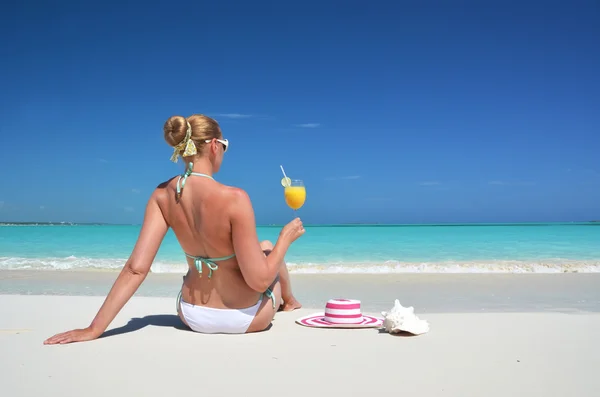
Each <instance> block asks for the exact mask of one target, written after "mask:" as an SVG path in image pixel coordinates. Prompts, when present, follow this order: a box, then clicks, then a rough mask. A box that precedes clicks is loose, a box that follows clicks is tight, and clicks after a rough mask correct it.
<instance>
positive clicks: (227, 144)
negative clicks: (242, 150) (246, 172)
mask: <svg viewBox="0 0 600 397" xmlns="http://www.w3.org/2000/svg"><path fill="white" fill-rule="evenodd" d="M216 141H217V142H219V143H220V144H221V145H223V153H225V152H226V151H227V147H228V146H229V141H228V140H227V139H216ZM204 142H205V143H211V142H212V139H207V140H205V141H204Z"/></svg>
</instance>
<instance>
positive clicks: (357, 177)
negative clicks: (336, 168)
mask: <svg viewBox="0 0 600 397" xmlns="http://www.w3.org/2000/svg"><path fill="white" fill-rule="evenodd" d="M353 179H360V175H348V176H337V177H329V178H325V180H326V181H342V180H346V181H347V180H353Z"/></svg>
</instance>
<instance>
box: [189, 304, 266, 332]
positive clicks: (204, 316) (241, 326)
mask: <svg viewBox="0 0 600 397" xmlns="http://www.w3.org/2000/svg"><path fill="white" fill-rule="evenodd" d="M180 302H181V314H182V316H183V318H184V319H185V321H186V322H187V324H188V325H189V327H190V328H191V329H192V331H196V332H201V333H204V334H243V333H245V332H246V331H247V330H248V327H249V326H250V324H251V323H252V320H254V317H255V316H256V313H257V312H258V309H259V308H260V304H261V303H262V299H259V300H258V302H257V303H256V305H254V306H250V307H248V308H245V309H215V308H212V307H206V306H196V305H192V304H190V303H187V302H184V301H183V300H180Z"/></svg>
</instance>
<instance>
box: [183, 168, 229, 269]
mask: <svg viewBox="0 0 600 397" xmlns="http://www.w3.org/2000/svg"><path fill="white" fill-rule="evenodd" d="M193 168H194V164H193V163H192V162H190V163H189V164H188V167H187V169H186V170H185V172H184V173H183V175H181V176H179V179H178V180H177V199H178V200H179V198H180V197H181V192H182V191H183V187H184V186H185V181H186V180H187V178H188V177H189V176H190V175H195V176H203V177H205V178H209V179H212V180H214V178H213V177H212V176H210V175H206V174H201V173H199V172H192V169H193ZM184 254H185V256H187V257H188V258H191V259H193V260H194V265H195V266H196V269H197V270H198V273H202V264H203V263H204V264H205V265H206V267H208V271H209V272H208V278H211V277H212V273H213V270H217V269H218V268H219V265H217V264H216V263H215V262H219V261H224V260H227V259H231V258H233V257H235V254H232V255H229V256H223V257H221V258H204V257H202V256H193V255H189V254H188V253H185V252H184Z"/></svg>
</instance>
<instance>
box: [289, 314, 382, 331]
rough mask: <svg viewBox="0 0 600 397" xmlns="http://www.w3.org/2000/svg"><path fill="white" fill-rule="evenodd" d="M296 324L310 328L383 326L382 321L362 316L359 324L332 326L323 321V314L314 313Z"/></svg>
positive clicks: (298, 320)
mask: <svg viewBox="0 0 600 397" xmlns="http://www.w3.org/2000/svg"><path fill="white" fill-rule="evenodd" d="M296 323H297V324H300V325H303V326H305V327H311V328H380V327H382V326H383V319H382V318H377V317H373V316H367V315H363V319H362V321H361V322H360V323H356V324H332V323H330V322H327V321H325V318H324V313H316V314H311V315H309V316H304V317H301V318H299V319H297V320H296Z"/></svg>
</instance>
